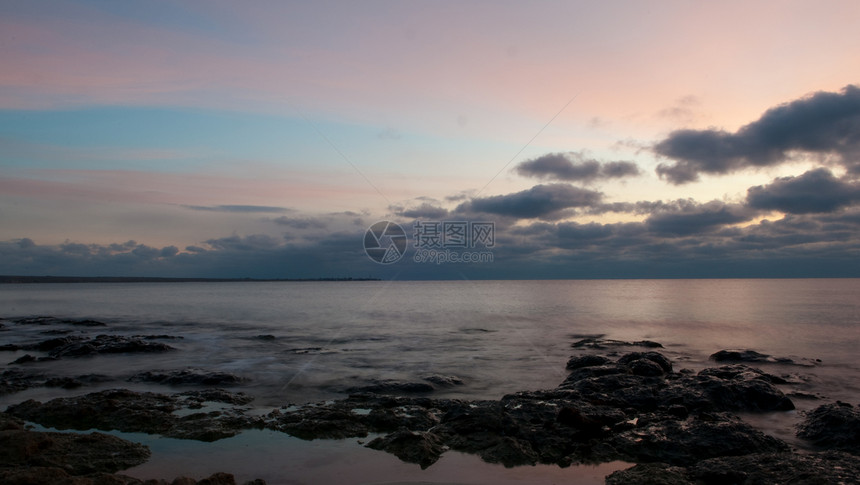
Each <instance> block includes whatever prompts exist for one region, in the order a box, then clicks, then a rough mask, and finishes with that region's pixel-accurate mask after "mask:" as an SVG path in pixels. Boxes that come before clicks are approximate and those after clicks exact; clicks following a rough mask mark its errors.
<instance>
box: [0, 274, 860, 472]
mask: <svg viewBox="0 0 860 485" xmlns="http://www.w3.org/2000/svg"><path fill="white" fill-rule="evenodd" d="M28 316H54V317H60V318H71V319H93V320H98V321H101V322H104V323H106V324H107V326H106V327H104V328H99V329H98V332H100V333H114V334H121V335H153V334H155V335H161V334H164V335H171V336H177V337H182V338H181V339H174V340H170V341H169V342H168V343H169V344H170V345H171V346H174V347H176V348H177V350H176V351H172V352H164V353H157V354H139V355H101V356H96V357H88V358H75V359H72V358H66V359H63V360H61V361H59V362H61V364H60V365H58V364H59V363H58V362H37V363H31V364H29V365H28V369H33V370H40V371H44V372H45V373H48V374H50V375H56V376H64V375H67V376H78V375H85V374H92V373H96V374H103V375H106V376H108V377H110V378H112V381H109V382H106V383H104V384H96V385H88V386H85V387H82V388H79V389H75V390H63V389H59V388H34V389H29V390H26V391H22V392H19V393H15V394H7V395H4V396H0V408H2V409H5V407H6V406H8V405H10V404H15V403H18V402H21V401H23V400H25V399H37V400H42V401H44V400H47V399H51V398H54V397H59V396H64V395H73V394H84V393H88V392H93V391H96V390H100V389H101V388H115V387H124V388H128V389H134V390H147V391H156V392H174V391H179V390H185V388H181V389H180V388H166V387H165V386H159V385H154V384H145V383H133V382H127V379H128V377H129V376H131V375H134V374H137V373H139V372H144V371H150V370H168V371H169V370H180V369H185V368H199V369H205V370H209V371H222V372H229V373H232V374H236V375H239V376H241V377H243V378H244V379H245V382H244V383H243V384H241V385H237V386H234V387H230V388H228V389H230V390H233V391H242V392H245V393H248V394H250V395H252V396H254V397H255V401H254V402H253V403H252V406H254V408H255V410H256V411H257V412H261V413H263V412H268V411H271V410H272V409H275V408H279V407H282V406H288V405H300V404H305V403H310V402H319V401H325V400H332V399H338V398H342V397H345V396H346V393H347V392H348V390H349V389H350V388H355V387H361V386H365V385H370V384H374V383H379V382H381V381H397V382H425V381H424V380H425V379H426V378H427V377H428V376H434V375H435V376H447V377H454V378H456V379H458V380H459V381H461V382H462V384H460V385H455V386H451V387H439V388H437V390H436V391H435V392H434V393H433V394H432V396H434V397H451V398H462V399H499V398H501V397H502V396H504V395H505V394H508V393H512V392H516V391H520V390H537V389H547V388H554V387H556V386H557V385H558V384H560V383H561V382H562V381H563V380H564V378H565V376H566V371H565V363H566V361H567V360H568V358H569V357H570V356H571V355H575V354H577V353H578V352H579V350H578V349H575V348H572V344H573V343H575V342H577V341H579V340H581V339H583V338H605V339H614V340H621V341H637V340H652V341H656V342H659V343H661V344H662V345H663V346H664V348H663V349H659V350H660V351H661V352H663V353H664V354H665V355H666V356H667V357H669V358H670V359H672V360H673V362H674V366H675V369H676V370H678V369H681V368H690V369H693V370H700V369H702V368H705V367H709V366H715V365H717V364H715V363H714V362H713V361H711V360H709V356H710V355H711V354H713V353H714V352H716V351H718V350H722V349H750V350H755V351H757V352H760V353H764V354H768V355H771V356H774V357H775V358H787V359H791V360H792V361H793V362H795V365H787V364H779V363H763V364H754V365H755V366H757V367H760V368H762V369H763V370H765V371H767V372H771V373H775V374H777V375H781V376H785V377H787V378H788V379H787V380H788V381H789V384H787V385H785V386H783V390H784V391H785V392H786V393H791V392H794V393H801V394H800V395H807V396H815V397H816V399H812V398H808V399H807V398H799V399H793V401H794V402H795V405H796V406H797V407H798V409H797V410H795V411H789V412H782V413H770V414H767V415H742V417H743V418H744V419H746V420H748V421H749V422H750V423H751V424H753V425H754V426H757V427H759V428H760V429H762V430H764V431H765V432H766V433H769V434H772V435H774V436H777V437H779V438H781V439H784V440H786V441H788V442H789V443H790V444H791V445H792V446H795V447H797V448H799V449H802V448H803V446H804V444H803V443H802V442H799V441H798V440H797V439H796V438H795V437H794V426H795V425H796V424H797V423H798V422H799V421H800V420H801V419H802V413H803V412H804V411H806V410H809V409H812V408H814V407H816V406H818V405H820V404H822V403H825V402H833V401H836V400H841V401H845V402H850V403H854V404H858V403H860V359H858V348H860V279H690V280H549V281H545V280H541V281H465V280H462V281H310V282H217V283H216V282H205V283H204V282H200V283H73V284H20V285H16V284H5V285H0V317H3V318H7V319H12V318H20V317H28ZM44 330H45V329H44V328H39V326H32V325H8V324H7V325H6V326H5V328H4V329H3V331H2V332H0V344H7V343H21V342H37V341H39V340H43V339H45V338H46V337H44V336H42V335H40V334H39V332H43V331H44ZM88 331H90V332H92V330H88ZM24 353H26V352H24V351H17V352H2V353H0V359H2V363H3V364H2V365H0V367H3V370H5V369H7V368H11V367H13V366H11V365H8V364H5V363H6V362H11V361H13V360H15V359H16V358H18V357H19V356H21V355H23V354H24ZM115 434H117V435H118V436H122V437H125V438H128V439H132V440H134V441H138V442H142V443H144V444H146V445H148V446H150V448H151V449H152V451H153V456H152V459H151V460H150V461H149V462H147V463H146V464H144V465H141V466H138V467H135V468H133V469H130V470H127V471H125V472H123V473H125V474H128V475H131V476H135V477H138V478H144V479H146V478H173V477H175V476H179V475H187V476H192V477H194V478H197V479H200V478H203V477H205V476H208V475H209V474H211V473H214V472H216V471H227V472H230V473H233V474H234V475H236V477H237V479H238V480H239V481H241V480H251V479H254V478H263V479H265V480H266V481H267V483H269V484H300V483H356V484H358V483H362V484H366V483H388V484H393V483H449V484H450V483H463V484H466V483H468V484H484V483H487V484H489V483H494V484H498V483H562V482H563V483H582V484H591V483H603V477H604V476H605V475H606V474H608V473H611V472H612V471H614V470H617V469H622V468H626V467H628V466H630V465H629V464H626V463H621V462H613V463H606V464H602V465H597V466H594V465H583V466H572V467H567V468H560V467H558V466H550V465H538V466H527V467H516V468H505V467H503V466H501V465H494V464H487V463H484V462H482V461H481V460H480V459H479V458H477V457H475V456H471V455H466V454H461V453H457V452H452V451H449V452H447V453H446V454H445V455H443V457H442V459H440V460H439V461H438V462H437V463H436V464H434V465H432V466H431V467H429V468H427V469H426V470H421V469H420V467H418V465H413V464H408V463H403V462H401V461H399V460H398V459H397V458H396V457H394V456H392V455H388V454H387V453H384V452H381V451H374V450H370V449H367V448H365V447H364V446H362V444H363V443H364V442H366V441H369V439H370V438H367V439H362V440H356V439H350V440H337V441H336V440H316V441H302V440H299V439H297V438H293V437H290V436H288V435H285V434H283V433H277V432H274V431H246V432H243V433H242V434H240V435H239V436H236V437H234V438H229V439H224V440H220V441H217V442H214V443H201V442H194V441H186V440H176V439H170V438H162V437H157V436H149V435H145V434H138V433H119V432H116V433H115ZM371 438H372V437H371Z"/></svg>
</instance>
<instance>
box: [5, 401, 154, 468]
mask: <svg viewBox="0 0 860 485" xmlns="http://www.w3.org/2000/svg"><path fill="white" fill-rule="evenodd" d="M3 420H4V421H5V422H6V423H5V424H4V430H3V431H0V466H3V467H57V468H61V469H63V470H64V471H65V472H67V473H68V474H70V475H86V474H91V473H97V472H106V473H113V472H116V471H119V470H124V469H126V468H130V467H132V466H136V465H140V464H141V463H144V462H145V461H146V460H147V459H148V458H149V455H150V453H149V449H148V448H147V447H145V446H143V445H140V444H137V443H132V442H130V441H126V440H123V439H121V438H117V437H116V436H111V435H106V434H103V433H89V434H77V433H43V432H35V431H28V430H25V429H23V427H18V426H15V422H14V421H12V422H11V423H12V425H11V426H10V421H9V419H8V418H6V417H4V418H3ZM10 428H11V429H10ZM4 483H8V482H4Z"/></svg>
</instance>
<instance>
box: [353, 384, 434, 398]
mask: <svg viewBox="0 0 860 485" xmlns="http://www.w3.org/2000/svg"><path fill="white" fill-rule="evenodd" d="M434 390H435V388H434V387H433V386H432V385H430V384H428V383H426V382H400V381H376V382H374V383H373V384H369V385H366V386H358V387H350V388H348V389H347V390H346V392H348V393H350V394H359V393H366V392H367V393H373V394H394V395H396V394H422V393H428V392H433V391H434Z"/></svg>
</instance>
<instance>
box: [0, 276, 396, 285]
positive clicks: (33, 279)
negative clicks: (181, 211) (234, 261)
mask: <svg viewBox="0 0 860 485" xmlns="http://www.w3.org/2000/svg"><path fill="white" fill-rule="evenodd" d="M274 281H281V282H290V281H298V282H306V281H380V279H379V278H349V277H347V278H271V279H260V278H163V277H144V276H141V277H137V276H3V275H0V284H4V283H5V284H31V283H244V282H274Z"/></svg>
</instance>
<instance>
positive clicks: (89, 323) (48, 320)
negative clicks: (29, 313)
mask: <svg viewBox="0 0 860 485" xmlns="http://www.w3.org/2000/svg"><path fill="white" fill-rule="evenodd" d="M13 321H14V322H15V323H16V324H18V325H80V326H84V327H106V326H107V324H106V323H104V322H99V321H96V320H90V319H75V318H57V317H50V316H38V317H25V318H16V319H13Z"/></svg>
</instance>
